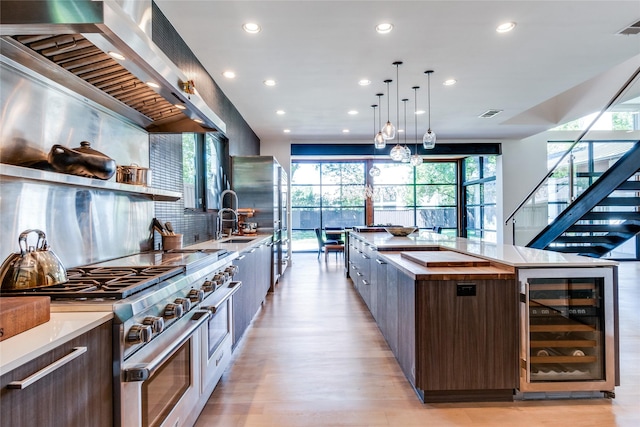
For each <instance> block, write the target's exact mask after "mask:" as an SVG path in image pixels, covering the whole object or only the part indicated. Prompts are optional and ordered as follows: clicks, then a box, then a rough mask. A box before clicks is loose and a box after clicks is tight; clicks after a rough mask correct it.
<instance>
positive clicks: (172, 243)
mask: <svg viewBox="0 0 640 427" xmlns="http://www.w3.org/2000/svg"><path fill="white" fill-rule="evenodd" d="M162 249H163V250H165V251H168V250H170V249H182V234H173V235H164V236H162Z"/></svg>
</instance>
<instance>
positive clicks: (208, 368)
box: [201, 282, 242, 399]
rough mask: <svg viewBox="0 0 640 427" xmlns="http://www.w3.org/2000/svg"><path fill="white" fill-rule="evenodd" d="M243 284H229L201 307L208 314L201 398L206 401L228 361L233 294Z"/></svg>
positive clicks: (203, 351)
mask: <svg viewBox="0 0 640 427" xmlns="http://www.w3.org/2000/svg"><path fill="white" fill-rule="evenodd" d="M240 286H242V282H231V283H229V284H228V285H227V286H225V287H223V288H222V289H220V290H218V291H216V293H215V294H214V295H212V298H208V299H207V300H205V301H204V302H203V305H202V307H203V308H204V309H207V310H209V311H210V312H211V317H209V320H208V322H207V327H206V328H204V329H203V331H202V334H203V335H202V353H201V354H202V395H203V396H204V398H205V399H208V397H209V395H210V394H211V393H212V392H213V389H214V388H215V386H216V384H217V383H218V381H219V380H220V377H222V374H223V373H224V370H225V369H226V368H227V366H228V365H229V362H230V361H231V343H232V336H233V334H232V327H233V324H232V319H233V312H232V310H233V308H232V307H233V304H232V301H233V294H234V293H236V292H237V291H238V289H240Z"/></svg>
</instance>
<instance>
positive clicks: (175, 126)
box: [0, 0, 226, 133]
mask: <svg viewBox="0 0 640 427" xmlns="http://www.w3.org/2000/svg"><path fill="white" fill-rule="evenodd" d="M132 3H134V2H131V1H122V0H121V1H119V2H115V1H112V0H108V1H71V0H64V1H51V0H50V1H8V0H2V1H1V2H0V36H2V37H1V40H0V53H1V54H2V56H5V57H7V58H10V59H11V60H13V61H15V62H17V63H19V64H21V65H23V66H25V67H27V68H29V69H31V70H33V71H35V72H36V73H38V74H41V75H43V76H45V77H47V78H49V79H51V80H53V81H55V82H57V83H59V84H61V85H63V86H65V87H67V88H69V89H70V90H72V91H74V92H76V93H78V94H80V95H82V96H84V97H86V98H88V99H91V100H92V101H94V102H96V103H98V104H100V105H102V106H104V107H106V108H108V109H110V110H112V111H114V112H116V113H118V114H120V115H122V116H124V117H126V118H127V119H129V120H130V121H131V122H133V123H134V124H136V125H139V126H141V127H143V128H145V129H146V130H147V131H149V132H210V131H221V132H223V133H224V132H226V126H225V123H224V122H223V121H222V120H221V119H220V117H218V116H217V115H216V114H215V113H214V112H213V110H212V109H211V108H210V107H209V106H208V105H207V104H206V102H205V101H204V100H203V99H202V97H201V96H200V95H199V94H198V92H197V89H195V93H193V94H190V93H188V91H189V90H190V89H191V90H192V89H194V86H195V87H197V81H196V82H195V84H194V85H191V87H189V86H188V85H187V87H186V90H185V83H186V82H188V81H189V80H191V79H190V78H189V77H188V76H187V75H185V73H183V72H182V71H181V70H180V69H179V68H178V67H177V66H176V65H175V64H174V63H173V62H172V61H171V60H170V59H169V58H168V57H167V56H166V55H165V54H164V53H163V52H162V51H161V50H160V49H159V48H158V47H157V46H156V45H155V44H154V43H153V41H152V40H151V38H150V37H149V36H148V35H147V33H145V31H143V30H142V29H141V28H140V27H139V26H138V25H137V24H136V22H135V21H134V20H133V19H132V18H131V17H130V15H129V14H127V13H126V12H125V10H124V9H123V6H126V5H128V4H132ZM135 3H136V5H135V7H136V8H138V9H140V7H141V6H147V7H146V10H145V11H144V13H143V16H142V19H143V20H146V21H147V25H146V26H147V27H148V28H150V24H149V23H148V21H149V20H150V19H151V1H150V0H149V1H140V0H137V1H136V2H135ZM114 52H115V53H119V54H120V55H122V56H123V57H124V59H115V58H114V57H113V56H112V54H113V53H114ZM150 82H151V83H152V84H153V83H155V84H156V85H157V86H158V87H152V86H149V83H150ZM179 107H182V108H183V109H181V108H179Z"/></svg>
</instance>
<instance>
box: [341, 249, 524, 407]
mask: <svg viewBox="0 0 640 427" xmlns="http://www.w3.org/2000/svg"><path fill="white" fill-rule="evenodd" d="M396 256H397V255H396ZM348 262H349V274H350V277H351V279H352V280H353V283H354V286H355V288H356V290H357V291H358V293H359V294H360V296H361V297H362V300H363V301H364V302H365V303H366V304H367V307H369V310H370V311H371V314H372V315H373V317H374V318H375V320H376V322H377V324H378V327H379V328H380V331H381V332H382V335H383V336H384V338H385V339H386V341H387V343H388V344H389V347H390V348H391V351H392V352H393V354H394V355H395V356H396V359H397V360H398V364H399V365H400V367H401V369H402V371H403V372H404V374H405V376H406V377H407V379H408V380H409V382H410V383H411V384H412V385H413V386H414V388H415V389H416V391H417V393H418V394H419V395H420V397H421V398H422V399H423V400H424V401H427V402H438V401H481V400H511V399H513V394H514V392H515V390H516V389H517V388H518V386H519V372H518V359H519V332H518V331H519V326H518V325H519V317H518V309H519V298H518V289H517V286H516V281H515V275H513V274H511V275H509V274H506V275H505V272H504V271H500V270H496V274H495V275H493V274H484V275H477V274H473V273H469V270H467V271H465V268H464V267H460V268H459V269H458V270H456V271H451V272H450V273H448V276H450V277H448V278H447V280H439V279H442V277H437V276H434V278H433V280H432V279H427V280H423V278H424V277H425V276H426V277H430V276H429V275H428V274H423V275H422V276H421V278H420V280H416V279H415V277H417V276H414V275H411V274H409V273H408V272H406V271H405V270H401V269H399V268H398V267H397V266H396V265H395V264H394V263H392V262H390V261H389V257H388V256H385V254H384V253H383V252H378V251H377V250H376V248H375V247H373V246H372V245H369V244H367V243H365V242H362V241H359V240H358V239H357V238H352V239H350V247H349V260H348ZM458 277H459V278H460V279H458Z"/></svg>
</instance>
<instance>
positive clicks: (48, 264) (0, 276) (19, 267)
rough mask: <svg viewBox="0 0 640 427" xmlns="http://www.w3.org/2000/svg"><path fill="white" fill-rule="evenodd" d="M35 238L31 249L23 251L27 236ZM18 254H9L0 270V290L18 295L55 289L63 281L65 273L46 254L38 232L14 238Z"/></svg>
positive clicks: (52, 256) (43, 237)
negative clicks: (49, 288)
mask: <svg viewBox="0 0 640 427" xmlns="http://www.w3.org/2000/svg"><path fill="white" fill-rule="evenodd" d="M30 233H37V234H38V241H37V242H36V245H35V246H29V247H27V236H28V235H29V234H30ZM18 246H19V247H20V253H13V254H11V255H9V256H8V257H7V259H5V260H4V262H3V263H2V266H0V289H1V290H3V291H21V290H27V289H33V288H42V287H46V286H53V285H59V284H61V283H65V282H66V281H67V271H66V270H65V268H64V266H63V265H62V262H61V261H60V259H59V258H58V257H57V256H56V254H54V253H53V251H51V250H49V246H48V245H47V236H46V235H45V234H44V232H43V231H41V230H26V231H23V232H22V233H20V237H18Z"/></svg>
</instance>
